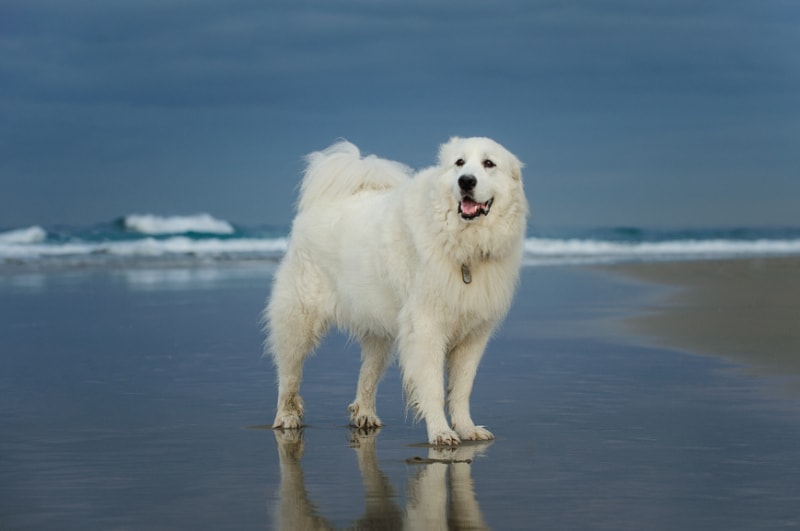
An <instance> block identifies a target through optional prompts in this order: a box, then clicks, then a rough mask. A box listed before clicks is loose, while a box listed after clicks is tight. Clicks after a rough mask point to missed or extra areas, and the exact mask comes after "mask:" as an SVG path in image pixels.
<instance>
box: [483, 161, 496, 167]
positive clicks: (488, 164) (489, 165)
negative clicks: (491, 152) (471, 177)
mask: <svg viewBox="0 0 800 531" xmlns="http://www.w3.org/2000/svg"><path fill="white" fill-rule="evenodd" d="M495 166H496V164H495V163H494V162H492V161H491V160H489V159H486V160H484V161H483V167H484V168H494V167H495Z"/></svg>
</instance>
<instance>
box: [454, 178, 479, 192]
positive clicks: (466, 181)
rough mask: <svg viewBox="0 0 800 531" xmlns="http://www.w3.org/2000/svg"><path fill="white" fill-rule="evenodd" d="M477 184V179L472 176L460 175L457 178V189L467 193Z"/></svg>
mask: <svg viewBox="0 0 800 531" xmlns="http://www.w3.org/2000/svg"><path fill="white" fill-rule="evenodd" d="M476 184H478V179H477V178H476V177H475V176H474V175H462V176H461V177H459V178H458V187H459V188H461V189H462V190H464V191H465V192H469V191H471V190H472V189H474V188H475V185H476Z"/></svg>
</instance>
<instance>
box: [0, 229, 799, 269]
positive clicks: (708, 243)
mask: <svg viewBox="0 0 800 531" xmlns="http://www.w3.org/2000/svg"><path fill="white" fill-rule="evenodd" d="M195 228H197V227H196V226H195ZM287 247H288V238H287V237H256V236H251V237H241V238H236V237H234V238H220V237H199V238H198V237H191V236H189V235H172V236H169V235H167V236H158V235H152V236H151V235H143V236H142V237H136V238H133V239H109V240H102V241H99V240H84V239H80V238H79V237H77V236H76V237H73V238H70V239H68V240H66V241H61V242H53V241H48V240H47V233H46V232H45V231H44V229H42V228H40V227H29V228H27V229H19V230H15V231H10V232H4V233H0V265H2V264H4V263H5V264H15V263H16V264H35V263H42V264H45V263H46V264H50V265H52V266H56V267H57V266H59V265H65V266H69V265H75V264H98V265H101V264H104V263H113V264H114V265H123V264H126V263H130V264H141V263H147V264H150V263H159V262H162V261H163V262H165V263H170V262H173V261H176V260H179V261H180V262H181V263H191V262H200V263H206V262H209V261H216V260H221V261H235V260H250V259H266V260H276V259H278V258H280V256H281V255H282V254H283V253H285V252H286V249H287ZM776 255H800V239H754V240H746V239H675V240H668V241H650V242H625V241H616V240H603V239H565V238H561V239H559V238H528V239H527V240H526V241H525V264H526V265H529V266H535V265H552V264H591V263H608V262H622V261H656V260H691V259H708V258H730V257H746V256H776Z"/></svg>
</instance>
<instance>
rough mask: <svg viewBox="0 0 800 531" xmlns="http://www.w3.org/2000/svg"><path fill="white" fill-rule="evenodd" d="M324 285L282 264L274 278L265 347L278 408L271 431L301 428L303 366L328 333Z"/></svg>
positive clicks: (307, 271)
mask: <svg viewBox="0 0 800 531" xmlns="http://www.w3.org/2000/svg"><path fill="white" fill-rule="evenodd" d="M323 284H324V283H323V282H322V281H321V277H320V275H319V274H318V273H317V272H316V271H313V270H311V269H310V268H309V267H303V266H300V267H293V264H292V261H291V259H288V260H286V261H284V263H283V264H282V265H281V267H280V268H279V270H278V272H277V273H276V275H275V283H274V284H273V288H272V294H271V296H270V301H269V304H268V305H267V308H266V310H265V317H266V328H267V331H268V335H267V347H268V349H269V351H270V353H271V354H272V360H273V362H274V364H275V369H276V372H277V376H278V407H277V412H276V414H275V420H274V422H273V423H272V427H273V428H299V427H300V426H302V417H303V400H302V398H301V397H300V394H299V390H300V382H301V381H302V379H303V362H304V361H305V358H306V356H308V354H309V353H310V352H311V351H312V350H314V349H315V348H316V347H317V345H318V344H319V342H320V340H321V339H322V337H323V336H324V335H325V332H327V330H328V327H329V323H330V318H329V317H328V316H329V312H328V311H327V305H326V300H327V299H326V294H327V293H328V290H327V289H325V286H324V285H323Z"/></svg>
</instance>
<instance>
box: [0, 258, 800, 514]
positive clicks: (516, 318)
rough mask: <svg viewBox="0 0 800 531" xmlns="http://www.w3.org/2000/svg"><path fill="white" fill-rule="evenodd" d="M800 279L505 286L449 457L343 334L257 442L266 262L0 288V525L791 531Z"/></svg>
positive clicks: (591, 270) (765, 268)
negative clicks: (291, 422) (301, 406)
mask: <svg viewBox="0 0 800 531" xmlns="http://www.w3.org/2000/svg"><path fill="white" fill-rule="evenodd" d="M798 264H800V261H798V260H797V259H794V258H787V259H783V258H770V259H758V258H752V259H745V260H724V261H684V262H670V263H643V264H622V265H614V266H602V267H601V266H592V267H579V266H570V265H552V266H543V267H525V268H523V271H522V275H521V283H520V289H519V292H518V294H517V297H516V299H515V303H514V305H513V307H512V310H511V312H510V314H509V316H508V318H507V319H506V321H505V322H504V324H503V326H502V327H501V328H500V329H499V330H498V331H497V333H496V334H495V337H494V338H493V340H492V341H491V342H490V344H489V347H488V349H487V352H486V355H485V358H484V360H483V363H482V365H481V368H480V370H479V371H478V377H477V380H476V383H475V389H474V392H473V396H472V412H473V416H474V418H475V420H476V421H477V422H478V423H480V424H485V425H487V426H488V427H489V428H490V429H491V430H492V432H493V433H494V434H495V436H496V439H495V440H494V441H491V442H489V443H483V444H474V443H473V444H465V445H463V446H462V447H459V448H457V449H437V448H430V447H428V446H427V445H426V444H424V443H425V438H426V436H425V430H424V426H423V425H420V424H415V423H414V422H413V421H412V419H411V418H410V416H408V415H407V414H406V411H405V407H404V403H403V398H402V391H401V386H400V376H399V374H398V373H399V371H398V370H397V368H396V367H392V368H390V370H389V371H388V372H387V375H386V377H385V379H384V380H383V382H382V383H381V387H380V389H379V392H378V412H379V414H380V416H381V418H382V420H383V421H384V422H385V424H386V425H385V427H384V428H382V429H381V430H380V431H378V432H369V433H363V432H356V431H352V430H351V429H349V428H348V427H347V426H346V423H347V419H348V417H347V411H346V407H347V405H348V404H349V403H350V401H352V397H353V394H354V392H355V383H356V375H357V370H358V366H359V352H358V348H357V346H356V345H355V344H353V343H352V342H350V341H348V338H347V337H345V336H343V335H341V334H336V333H333V334H331V335H329V336H328V337H327V339H326V340H325V341H324V342H323V344H322V346H321V347H320V348H319V349H318V351H317V352H316V354H315V355H314V356H313V357H311V358H310V359H309V360H308V362H307V364H306V370H305V377H304V383H303V388H302V393H303V397H304V399H305V405H306V422H307V427H306V428H304V429H303V430H302V431H300V432H288V433H284V432H275V431H273V430H271V429H269V427H268V425H269V423H270V422H271V420H272V416H273V412H274V400H275V389H274V373H273V369H272V366H271V363H270V362H269V360H268V359H265V358H262V357H261V342H262V339H263V338H262V334H261V331H260V329H259V314H260V311H261V309H262V307H263V304H264V302H265V300H266V299H267V297H268V295H269V286H270V278H271V275H272V272H273V270H274V264H272V263H270V262H264V263H255V262H254V263H249V264H246V265H240V266H235V265H226V264H213V265H211V266H197V267H189V268H181V267H174V268H150V269H148V268H119V269H117V268H112V267H104V268H86V269H78V268H75V269H67V270H63V271H46V272H36V271H32V272H27V273H26V272H24V271H22V272H19V271H17V272H15V273H13V274H6V275H0V338H2V344H3V346H2V354H0V396H2V397H3V400H2V402H0V529H6V528H7V529H37V530H40V529H185V528H195V529H220V528H222V529H226V528H235V529H264V528H266V529H293V530H296V529H337V528H354V527H367V528H373V529H398V528H407V529H436V528H452V529H459V528H472V529H537V528H543V529H656V530H658V529H665V530H667V529H704V530H705V529H726V530H730V529H742V530H745V529H748V530H749V529H761V530H764V529H787V528H792V527H796V526H798V525H800V509H798V507H799V506H800V503H798V501H800V494H798V493H800V446H798V444H797V441H798V440H800V407H799V406H800V397H798V395H797V394H796V393H794V392H793V391H792V389H795V387H794V382H795V381H796V380H795V377H797V376H798V367H799V366H800V365H798V354H800V353H799V352H798V349H797V345H798V343H797V334H798V332H797V328H798V327H797V322H798V321H797V315H798V302H797V300H796V297H795V296H794V294H795V293H797V292H798V290H797V283H798V275H797V272H798Z"/></svg>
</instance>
